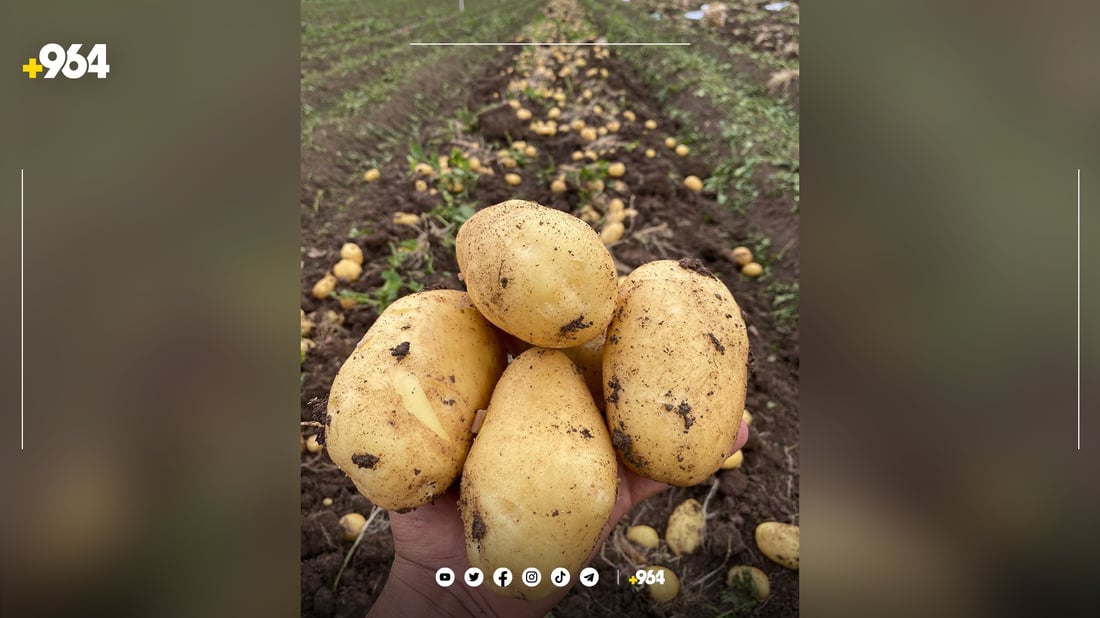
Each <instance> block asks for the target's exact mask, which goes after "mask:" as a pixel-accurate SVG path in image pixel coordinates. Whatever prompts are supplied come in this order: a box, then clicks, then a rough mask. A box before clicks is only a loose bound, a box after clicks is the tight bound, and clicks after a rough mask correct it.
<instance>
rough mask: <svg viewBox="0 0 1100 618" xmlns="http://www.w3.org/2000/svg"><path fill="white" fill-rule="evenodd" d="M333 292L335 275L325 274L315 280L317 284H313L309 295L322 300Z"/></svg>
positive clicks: (334, 289)
mask: <svg viewBox="0 0 1100 618" xmlns="http://www.w3.org/2000/svg"><path fill="white" fill-rule="evenodd" d="M334 291H336V275H333V274H332V273H326V274H325V276H324V277H321V278H320V279H318V280H317V283H314V284H313V290H312V291H311V293H312V294H313V297H314V298H316V299H318V300H324V299H326V298H328V297H329V295H330V294H332V293H333V292H334Z"/></svg>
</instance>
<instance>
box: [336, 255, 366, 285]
mask: <svg viewBox="0 0 1100 618" xmlns="http://www.w3.org/2000/svg"><path fill="white" fill-rule="evenodd" d="M332 274H334V275H336V278H337V279H339V280H340V281H348V282H350V281H355V280H356V279H358V278H359V276H360V275H362V274H363V267H362V266H360V265H359V264H356V263H355V262H353V261H352V260H348V259H342V260H340V261H339V262H337V263H336V265H335V266H333V267H332Z"/></svg>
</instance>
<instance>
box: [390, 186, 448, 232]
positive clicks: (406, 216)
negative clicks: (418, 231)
mask: <svg viewBox="0 0 1100 618" xmlns="http://www.w3.org/2000/svg"><path fill="white" fill-rule="evenodd" d="M432 192H433V193H432V195H435V194H436V193H438V191H436V190H435V189H432ZM393 224H394V225H420V215H418V214H416V213H412V212H401V211H398V212H395V213H393Z"/></svg>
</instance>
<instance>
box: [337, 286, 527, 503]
mask: <svg viewBox="0 0 1100 618" xmlns="http://www.w3.org/2000/svg"><path fill="white" fill-rule="evenodd" d="M506 358H507V354H506V352H505V349H504V345H503V343H502V342H501V341H500V338H499V337H498V336H497V334H496V331H495V330H494V329H493V327H492V325H491V324H489V323H488V322H487V321H485V319H484V318H483V317H481V314H479V313H478V311H477V309H476V308H475V307H474V305H473V303H472V302H470V298H469V297H468V296H467V295H466V294H464V293H463V292H459V291H457V290H433V291H428V292H420V293H418V294H412V295H410V296H406V297H404V298H401V299H399V300H397V301H396V302H394V303H393V304H392V305H390V306H389V307H388V308H387V309H386V310H385V311H384V312H383V313H382V315H380V316H379V317H378V319H377V320H376V321H375V322H374V325H373V326H371V328H370V330H368V331H367V333H366V335H364V336H363V339H362V340H361V341H360V342H359V344H358V345H357V346H356V348H355V351H353V352H352V353H351V356H350V357H349V358H348V359H347V360H346V361H345V362H344V364H343V366H342V367H340V371H339V372H338V373H337V374H336V379H335V380H334V381H333V383H332V390H331V392H330V393H329V400H328V414H327V415H326V417H325V423H326V424H327V425H328V427H327V429H326V435H327V440H326V442H327V444H326V447H327V449H328V452H329V455H330V456H331V457H332V461H333V462H335V463H336V465H337V466H339V467H340V468H341V469H342V470H343V471H344V472H346V473H347V474H348V476H350V477H351V479H352V481H354V482H355V486H356V487H357V488H358V489H359V491H360V492H362V493H363V495H365V496H366V497H367V498H369V499H370V501H371V502H374V503H375V504H377V505H379V506H381V507H384V508H387V509H395V510H403V509H411V508H415V507H418V506H420V505H422V504H425V503H426V502H429V501H430V500H432V499H433V498H435V497H436V496H438V495H440V494H442V493H443V492H444V491H446V490H447V488H448V487H449V486H450V485H451V483H453V482H454V480H455V478H456V477H457V476H458V473H459V470H461V469H462V464H463V462H464V461H465V459H466V453H467V451H468V450H469V447H470V441H471V438H472V434H471V430H472V426H473V422H474V417H475V415H476V413H477V410H478V409H481V408H484V407H485V406H486V405H488V403H489V397H490V395H491V393H492V390H493V385H494V384H496V381H497V379H498V378H499V377H500V375H501V373H502V372H503V371H504V367H505V363H506Z"/></svg>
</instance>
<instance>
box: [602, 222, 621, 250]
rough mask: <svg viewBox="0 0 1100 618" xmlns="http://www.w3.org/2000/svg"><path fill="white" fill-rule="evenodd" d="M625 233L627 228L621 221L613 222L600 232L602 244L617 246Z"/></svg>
mask: <svg viewBox="0 0 1100 618" xmlns="http://www.w3.org/2000/svg"><path fill="white" fill-rule="evenodd" d="M625 232H626V226H624V225H623V224H622V222H621V221H612V222H610V223H608V224H607V225H605V226H603V229H602V230H600V242H602V243H603V244H605V245H611V244H615V243H617V242H619V241H620V240H622V238H623V234H624V233H625Z"/></svg>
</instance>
